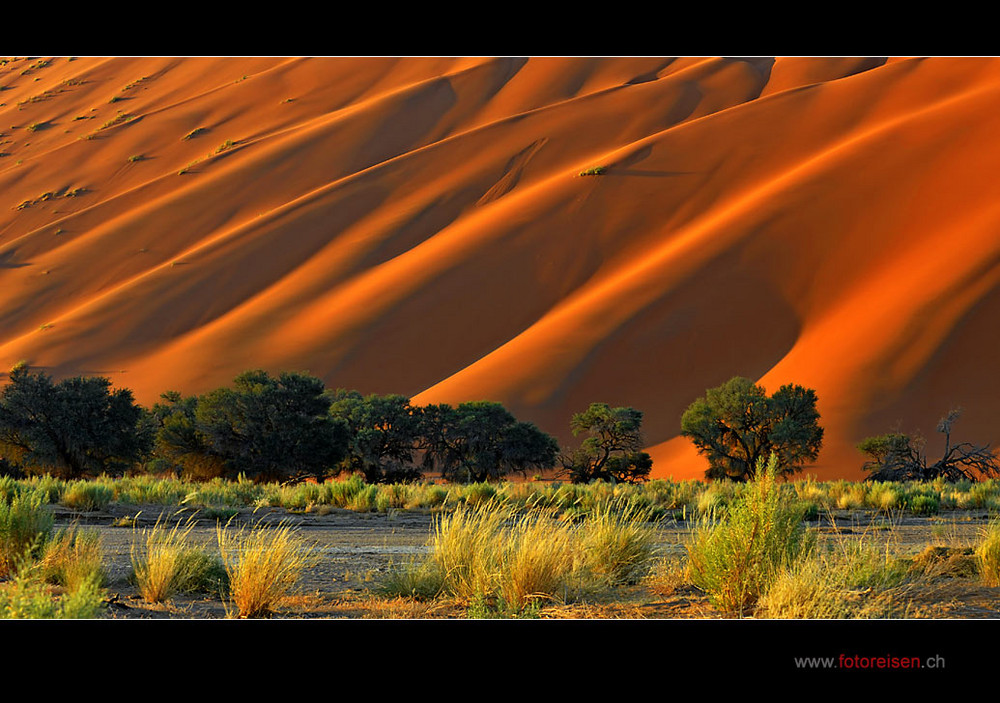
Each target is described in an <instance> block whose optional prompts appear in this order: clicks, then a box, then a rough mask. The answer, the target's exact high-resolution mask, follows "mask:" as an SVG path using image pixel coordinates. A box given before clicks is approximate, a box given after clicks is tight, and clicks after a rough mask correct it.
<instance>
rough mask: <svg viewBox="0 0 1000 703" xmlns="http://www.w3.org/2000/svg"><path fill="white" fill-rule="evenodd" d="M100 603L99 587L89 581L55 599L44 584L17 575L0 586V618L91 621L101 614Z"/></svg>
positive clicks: (100, 593) (23, 575) (101, 598)
mask: <svg viewBox="0 0 1000 703" xmlns="http://www.w3.org/2000/svg"><path fill="white" fill-rule="evenodd" d="M102 600H103V594H102V592H101V589H100V586H99V585H98V584H97V583H96V582H94V581H92V580H87V581H84V582H83V583H82V584H81V585H80V586H79V587H77V588H76V589H74V590H70V591H67V592H66V593H65V594H63V595H62V596H61V597H57V596H54V595H53V594H52V593H51V590H50V588H49V587H48V586H46V585H45V584H44V583H41V582H39V581H37V580H34V579H32V578H30V577H29V576H27V575H25V574H21V575H19V576H18V577H17V578H16V579H14V581H13V582H12V583H10V584H7V585H6V587H0V618H10V619H27V618H41V619H63V618H75V619H79V618H95V617H97V616H98V615H99V614H100V612H101V603H102Z"/></svg>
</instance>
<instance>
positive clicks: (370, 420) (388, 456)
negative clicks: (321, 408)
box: [327, 389, 422, 483]
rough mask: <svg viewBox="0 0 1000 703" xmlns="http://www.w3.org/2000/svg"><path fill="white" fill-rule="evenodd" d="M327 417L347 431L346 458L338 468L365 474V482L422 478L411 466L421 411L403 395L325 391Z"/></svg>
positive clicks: (415, 448) (415, 467)
mask: <svg viewBox="0 0 1000 703" xmlns="http://www.w3.org/2000/svg"><path fill="white" fill-rule="evenodd" d="M327 397H328V399H329V400H330V416H331V417H333V418H334V419H337V420H342V421H344V422H345V423H346V424H347V428H348V436H349V441H348V447H347V456H346V457H345V458H344V460H343V461H342V462H341V467H342V469H344V470H347V471H359V472H361V473H363V474H364V477H365V481H366V482H367V483H379V482H384V483H399V482H407V481H414V480H417V479H419V478H420V477H421V476H422V473H421V471H420V469H419V468H418V467H417V466H416V465H415V464H414V456H415V455H416V452H417V448H418V446H419V443H420V429H421V424H422V421H421V413H420V408H416V407H413V406H412V405H410V399H409V398H407V397H406V396H403V395H375V394H372V395H368V396H362V395H361V393H359V392H358V391H348V390H344V389H338V390H336V391H334V392H330V391H328V392H327Z"/></svg>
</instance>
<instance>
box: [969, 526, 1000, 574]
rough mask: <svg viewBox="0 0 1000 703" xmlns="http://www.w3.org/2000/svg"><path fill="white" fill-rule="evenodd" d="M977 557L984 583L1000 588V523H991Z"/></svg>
mask: <svg viewBox="0 0 1000 703" xmlns="http://www.w3.org/2000/svg"><path fill="white" fill-rule="evenodd" d="M975 555H976V563H977V564H978V566H979V575H980V578H982V580H983V583H985V584H986V585H987V586H1000V521H993V522H991V523H990V524H989V526H988V527H987V528H986V529H985V530H983V533H982V536H981V537H980V540H979V544H978V545H976V551H975Z"/></svg>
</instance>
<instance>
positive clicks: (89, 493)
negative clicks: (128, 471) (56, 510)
mask: <svg viewBox="0 0 1000 703" xmlns="http://www.w3.org/2000/svg"><path fill="white" fill-rule="evenodd" d="M114 497H115V490H114V488H112V487H111V486H109V485H106V484H104V483H98V482H96V481H86V480H83V481H74V482H73V483H70V484H69V485H68V486H67V487H66V490H65V491H63V494H62V497H61V499H60V501H59V502H60V503H62V504H63V505H65V506H66V507H67V508H72V509H73V510H82V511H87V512H90V511H93V510H104V509H105V508H106V507H108V505H109V504H110V503H111V501H112V500H114Z"/></svg>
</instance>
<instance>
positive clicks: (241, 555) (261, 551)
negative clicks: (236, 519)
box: [217, 522, 316, 618]
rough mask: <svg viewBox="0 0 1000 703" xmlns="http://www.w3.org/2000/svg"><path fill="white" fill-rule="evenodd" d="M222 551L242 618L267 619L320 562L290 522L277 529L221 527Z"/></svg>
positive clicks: (234, 600) (279, 525) (257, 525)
mask: <svg viewBox="0 0 1000 703" xmlns="http://www.w3.org/2000/svg"><path fill="white" fill-rule="evenodd" d="M217 530H218V540H219V551H220V553H221V554H222V561H223V563H224V565H225V568H226V573H227V575H228V578H229V598H230V599H231V600H232V602H233V604H234V605H235V606H236V609H237V611H238V614H239V617H241V618H260V617H266V616H268V615H270V614H271V613H273V612H274V610H275V608H276V607H277V606H278V605H279V604H280V602H281V601H282V600H283V599H284V598H285V597H286V596H288V595H289V594H290V593H291V592H292V590H293V589H294V587H295V586H296V584H297V583H298V580H299V577H300V576H301V574H302V572H303V571H304V570H305V569H306V568H308V567H309V566H311V565H312V564H313V563H314V561H315V559H316V552H315V547H313V546H310V545H307V544H306V543H305V542H304V541H303V539H302V538H301V537H300V536H299V535H298V534H296V532H295V531H294V530H293V528H292V526H291V525H290V524H288V523H287V522H281V523H279V524H278V525H276V526H274V527H268V526H266V525H263V524H261V523H257V524H256V525H253V526H252V527H250V528H245V527H240V528H232V527H230V526H229V525H228V524H227V525H225V526H222V525H220V526H218V528H217Z"/></svg>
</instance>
